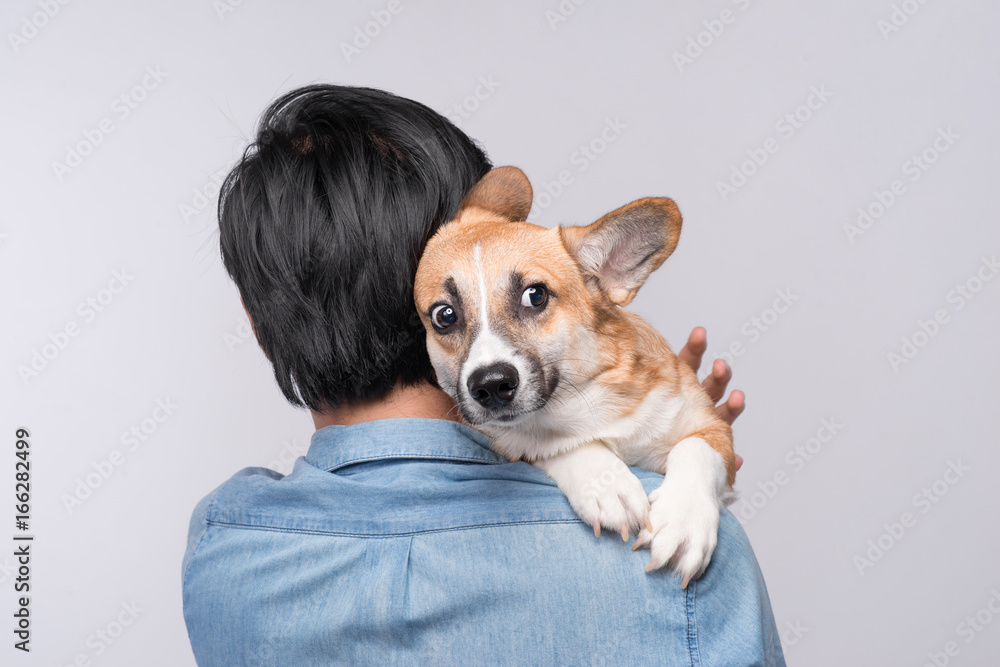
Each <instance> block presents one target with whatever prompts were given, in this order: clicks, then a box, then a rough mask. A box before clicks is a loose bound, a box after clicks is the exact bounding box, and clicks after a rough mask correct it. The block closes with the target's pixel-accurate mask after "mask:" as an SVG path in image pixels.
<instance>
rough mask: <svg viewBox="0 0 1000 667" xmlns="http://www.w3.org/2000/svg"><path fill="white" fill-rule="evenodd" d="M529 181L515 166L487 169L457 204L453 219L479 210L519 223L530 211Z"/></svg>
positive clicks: (530, 193)
mask: <svg viewBox="0 0 1000 667" xmlns="http://www.w3.org/2000/svg"><path fill="white" fill-rule="evenodd" d="M531 198H532V192H531V183H530V182H529V181H528V177H527V176H525V175H524V172H523V171H521V170H520V169H518V168H517V167H497V168H496V169H491V170H490V171H489V173H487V174H486V175H485V176H483V177H482V178H481V179H480V180H479V182H478V183H476V184H475V185H474V186H472V189H471V190H469V192H468V194H466V195H465V198H464V199H462V203H461V204H460V205H459V207H458V214H457V215H456V216H455V217H456V219H461V218H463V217H466V216H469V215H474V214H475V211H474V209H477V208H478V209H482V210H483V211H485V212H487V213H489V214H491V216H499V217H500V218H501V219H502V220H507V221H510V222H523V221H524V220H527V219H528V211H530V210H531Z"/></svg>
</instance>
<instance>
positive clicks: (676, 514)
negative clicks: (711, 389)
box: [633, 433, 727, 588]
mask: <svg viewBox="0 0 1000 667" xmlns="http://www.w3.org/2000/svg"><path fill="white" fill-rule="evenodd" d="M700 435H704V436H705V437H698V436H690V437H687V438H684V439H683V440H681V441H680V442H678V443H677V444H676V445H674V447H673V449H671V450H670V453H669V454H668V455H667V470H666V475H665V476H664V479H663V484H662V485H661V486H660V487H659V488H658V489H656V490H655V491H653V492H652V493H651V494H649V501H650V511H649V519H650V521H651V522H652V524H653V528H652V529H647V530H643V531H642V532H641V533H639V537H638V538H636V541H635V546H634V547H633V549H635V548H638V547H641V546H645V545H646V544H649V548H650V559H649V565H647V566H646V570H647V571H648V570H654V569H657V568H660V567H663V566H664V565H666V564H667V563H668V562H671V561H672V569H673V570H674V571H675V572H677V574H679V575H680V576H681V578H682V584H681V588H687V585H688V582H689V581H690V580H691V578H692V577H698V576H700V575H701V573H702V572H703V571H704V570H705V568H706V567H708V563H709V561H710V560H711V558H712V553H713V552H714V551H715V545H716V543H717V541H718V533H719V511H720V509H721V507H722V497H723V491H724V488H725V485H726V475H727V472H726V464H725V461H724V459H723V457H722V454H720V453H719V452H718V451H717V450H716V449H714V448H713V447H712V446H711V445H709V443H708V442H706V438H712V437H714V436H716V435H717V434H715V433H704V434H700Z"/></svg>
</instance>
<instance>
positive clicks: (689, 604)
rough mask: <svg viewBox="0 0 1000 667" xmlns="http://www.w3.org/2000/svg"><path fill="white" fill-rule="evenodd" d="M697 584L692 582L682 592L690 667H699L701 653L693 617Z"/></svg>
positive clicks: (696, 623)
mask: <svg viewBox="0 0 1000 667" xmlns="http://www.w3.org/2000/svg"><path fill="white" fill-rule="evenodd" d="M697 592H698V583H697V582H696V581H692V582H691V583H690V585H689V586H688V587H687V590H686V591H685V592H684V611H685V615H686V616H687V644H688V657H689V658H690V659H691V665H692V667H699V666H700V665H701V652H700V651H699V650H698V619H697V618H696V616H695V598H696V597H697Z"/></svg>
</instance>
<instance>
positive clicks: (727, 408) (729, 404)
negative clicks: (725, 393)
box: [715, 389, 747, 426]
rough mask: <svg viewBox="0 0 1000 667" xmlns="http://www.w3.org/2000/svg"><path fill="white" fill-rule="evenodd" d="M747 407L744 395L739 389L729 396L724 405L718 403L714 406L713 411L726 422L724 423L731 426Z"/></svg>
mask: <svg viewBox="0 0 1000 667" xmlns="http://www.w3.org/2000/svg"><path fill="white" fill-rule="evenodd" d="M746 407H747V398H746V395H744V393H743V392H742V391H740V390H739V389H736V390H734V391H733V393H731V394H729V398H728V399H727V400H726V402H725V403H720V404H719V405H717V406H715V411H716V413H718V415H719V416H720V417H722V418H723V419H725V420H726V422H727V423H728V424H729V425H730V426H732V425H733V422H734V421H736V418H737V417H739V416H740V415H741V414H742V413H743V410H744V409H746Z"/></svg>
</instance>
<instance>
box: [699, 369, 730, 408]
mask: <svg viewBox="0 0 1000 667" xmlns="http://www.w3.org/2000/svg"><path fill="white" fill-rule="evenodd" d="M732 379H733V371H732V369H731V368H729V364H727V363H726V362H725V361H723V360H722V359H716V360H715V363H713V364H712V372H711V373H709V374H708V377H707V378H705V381H704V382H702V383H701V386H702V387H704V388H705V391H707V392H708V396H709V398H711V399H712V402H713V403H718V402H719V400H720V399H721V398H722V397H723V396H725V395H726V386H727V385H728V384H729V381H730V380H732Z"/></svg>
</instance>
